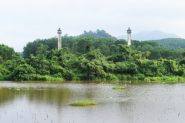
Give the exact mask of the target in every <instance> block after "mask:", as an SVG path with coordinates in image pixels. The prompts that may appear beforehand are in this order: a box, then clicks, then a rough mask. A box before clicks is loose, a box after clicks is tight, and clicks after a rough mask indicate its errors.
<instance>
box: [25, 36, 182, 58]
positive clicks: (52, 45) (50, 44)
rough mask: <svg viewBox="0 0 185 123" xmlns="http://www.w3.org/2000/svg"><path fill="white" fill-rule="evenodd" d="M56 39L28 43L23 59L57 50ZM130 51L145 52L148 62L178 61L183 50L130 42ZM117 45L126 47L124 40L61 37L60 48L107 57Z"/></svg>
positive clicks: (115, 49)
mask: <svg viewBox="0 0 185 123" xmlns="http://www.w3.org/2000/svg"><path fill="white" fill-rule="evenodd" d="M57 42H58V39H57V38H49V39H36V40H35V41H33V42H29V43H28V44H27V45H26V46H25V47H24V51H23V57H24V58H28V57H29V55H30V54H33V55H34V56H36V55H38V54H44V55H46V51H51V50H52V49H57ZM131 43H132V45H131V46H130V48H131V49H133V50H137V51H141V52H146V51H148V52H149V53H150V55H149V56H148V57H147V58H148V59H150V60H153V59H155V60H157V59H159V58H160V57H162V58H165V59H180V58H182V55H179V54H181V53H182V52H183V51H184V49H183V48H176V49H173V48H169V47H168V48H164V47H162V46H161V45H160V46H159V44H158V43H157V42H153V41H142V42H140V41H137V40H132V42H131ZM118 44H122V45H127V41H125V40H124V39H119V40H115V39H113V38H95V37H72V36H70V37H65V36H64V37H62V46H63V47H67V48H69V50H70V53H72V54H83V53H86V52H87V51H86V50H87V49H86V48H87V47H89V48H90V49H91V50H94V49H100V52H101V54H103V55H104V56H109V55H113V54H115V53H117V52H118V51H119V47H118Z"/></svg>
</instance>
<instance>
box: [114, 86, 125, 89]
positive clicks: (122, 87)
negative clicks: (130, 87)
mask: <svg viewBox="0 0 185 123" xmlns="http://www.w3.org/2000/svg"><path fill="white" fill-rule="evenodd" d="M112 89H116V90H117V89H125V87H124V86H121V87H112Z"/></svg>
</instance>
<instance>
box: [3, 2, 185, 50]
mask: <svg viewBox="0 0 185 123" xmlns="http://www.w3.org/2000/svg"><path fill="white" fill-rule="evenodd" d="M184 3H185V2H184V0H175V1H174V0H30V1H26V0H1V4H0V15H1V20H0V21H1V23H0V38H1V39H0V41H1V42H0V43H4V44H5V43H7V44H14V45H13V46H14V47H15V49H16V51H22V48H21V49H20V47H23V45H22V44H24V45H25V44H26V43H27V42H28V41H33V40H34V39H37V38H41V39H42V38H50V37H53V36H56V35H57V33H56V30H57V29H58V27H61V29H62V32H63V34H66V33H68V34H69V35H79V34H81V33H83V31H84V30H87V31H89V30H92V31H95V30H96V29H104V30H106V31H107V32H108V33H110V34H112V35H114V36H119V35H123V34H126V30H127V28H128V27H131V29H132V31H133V33H136V32H140V31H145V30H146V31H152V30H156V29H158V30H161V31H163V32H167V33H176V34H177V35H179V36H180V37H183V38H185V35H184V34H183V33H184V32H185V24H184V22H185V16H184V11H185V7H184ZM7 37H8V38H7ZM15 42H19V45H18V44H17V43H15ZM21 42H22V43H21ZM11 46H12V45H11Z"/></svg>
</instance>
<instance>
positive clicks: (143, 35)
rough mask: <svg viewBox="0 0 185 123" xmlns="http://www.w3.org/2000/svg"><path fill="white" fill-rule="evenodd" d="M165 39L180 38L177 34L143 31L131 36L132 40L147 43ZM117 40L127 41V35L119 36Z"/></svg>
mask: <svg viewBox="0 0 185 123" xmlns="http://www.w3.org/2000/svg"><path fill="white" fill-rule="evenodd" d="M164 38H180V37H179V36H177V35H176V34H175V33H165V32H161V31H159V30H154V31H151V32H149V31H142V32H139V33H135V34H131V39H132V40H139V41H145V40H159V39H164ZM117 39H125V40H127V35H121V36H118V37H117Z"/></svg>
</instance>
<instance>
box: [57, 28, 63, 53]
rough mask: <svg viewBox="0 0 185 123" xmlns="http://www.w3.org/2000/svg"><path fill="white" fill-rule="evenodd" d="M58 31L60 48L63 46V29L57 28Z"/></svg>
mask: <svg viewBox="0 0 185 123" xmlns="http://www.w3.org/2000/svg"><path fill="white" fill-rule="evenodd" d="M57 31H58V32H57V33H58V50H59V49H61V48H62V38H61V34H62V31H61V30H60V28H59V29H58V30H57Z"/></svg>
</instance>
